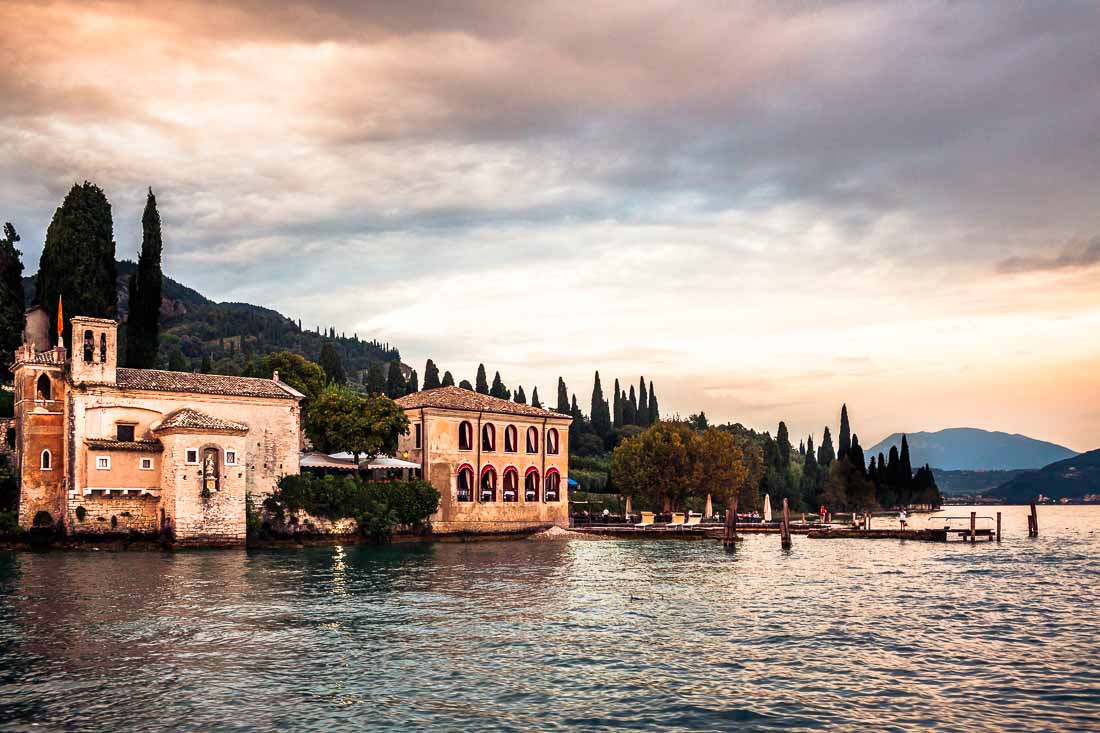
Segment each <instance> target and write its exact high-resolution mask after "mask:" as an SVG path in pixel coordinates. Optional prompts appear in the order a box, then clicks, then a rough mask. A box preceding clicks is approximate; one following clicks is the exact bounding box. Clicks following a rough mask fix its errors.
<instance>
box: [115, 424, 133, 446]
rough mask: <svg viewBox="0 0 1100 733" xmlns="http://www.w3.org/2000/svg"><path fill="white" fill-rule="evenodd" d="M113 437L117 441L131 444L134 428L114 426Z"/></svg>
mask: <svg viewBox="0 0 1100 733" xmlns="http://www.w3.org/2000/svg"><path fill="white" fill-rule="evenodd" d="M115 435H116V436H117V437H118V439H119V440H122V441H125V442H127V443H132V442H133V440H134V426H133V425H122V424H119V425H116V426H115Z"/></svg>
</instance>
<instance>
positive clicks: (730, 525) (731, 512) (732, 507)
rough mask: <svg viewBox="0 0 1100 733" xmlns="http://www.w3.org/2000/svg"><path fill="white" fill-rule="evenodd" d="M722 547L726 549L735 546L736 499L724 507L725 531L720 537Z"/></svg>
mask: <svg viewBox="0 0 1100 733" xmlns="http://www.w3.org/2000/svg"><path fill="white" fill-rule="evenodd" d="M722 546H723V547H725V548H727V549H730V548H736V546H737V497H734V498H733V500H732V501H730V503H729V506H728V507H726V531H725V534H724V535H723V537H722Z"/></svg>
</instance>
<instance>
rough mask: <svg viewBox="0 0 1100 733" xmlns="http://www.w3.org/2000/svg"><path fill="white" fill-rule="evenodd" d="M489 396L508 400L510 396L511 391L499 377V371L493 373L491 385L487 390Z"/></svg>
mask: <svg viewBox="0 0 1100 733" xmlns="http://www.w3.org/2000/svg"><path fill="white" fill-rule="evenodd" d="M489 396H490V397H499V398H500V399H502V400H508V399H511V398H512V393H511V391H509V389H508V388H507V387H505V386H504V382H502V381H501V379H500V372H496V373H494V374H493V387H492V389H490V390H489Z"/></svg>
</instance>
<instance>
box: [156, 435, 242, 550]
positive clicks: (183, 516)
mask: <svg viewBox="0 0 1100 733" xmlns="http://www.w3.org/2000/svg"><path fill="white" fill-rule="evenodd" d="M249 439H250V436H249V435H247V434H246V435H198V434H195V433H189V432H173V433H169V434H162V435H161V442H162V443H163V444H164V453H163V454H162V459H161V492H162V493H161V505H162V506H163V507H164V511H165V516H166V518H167V520H168V521H169V522H170V524H171V528H172V531H173V533H174V534H175V539H176V541H177V542H179V543H181V544H223V543H225V544H243V543H244V541H245V537H246V520H245V493H246V491H247V481H246V478H245V474H246V467H245V466H243V465H237V466H227V465H225V464H224V461H223V462H222V463H221V465H220V474H219V480H218V488H217V490H216V491H213V492H211V493H210V496H208V497H204V496H203V485H202V466H201V465H198V464H190V463H187V456H186V451H187V449H189V448H198V449H199V451H200V453H199V455H200V456H201V455H202V450H203V449H204V448H206V447H217V448H218V449H219V451H221V452H222V455H224V451H226V450H235V451H237V454H238V455H239V456H244V455H246V446H245V444H246V442H247V441H248V440H249ZM199 441H201V442H199Z"/></svg>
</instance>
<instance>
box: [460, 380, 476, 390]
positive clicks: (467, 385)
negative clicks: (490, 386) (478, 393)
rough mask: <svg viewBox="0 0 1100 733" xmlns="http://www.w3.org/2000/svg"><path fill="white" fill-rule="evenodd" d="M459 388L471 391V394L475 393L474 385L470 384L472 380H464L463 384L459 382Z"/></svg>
mask: <svg viewBox="0 0 1100 733" xmlns="http://www.w3.org/2000/svg"><path fill="white" fill-rule="evenodd" d="M458 386H459V387H460V388H461V389H468V390H470V391H471V392H473V391H474V385H472V384H470V380H469V379H463V380H462V381H461V382H459V383H458Z"/></svg>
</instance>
